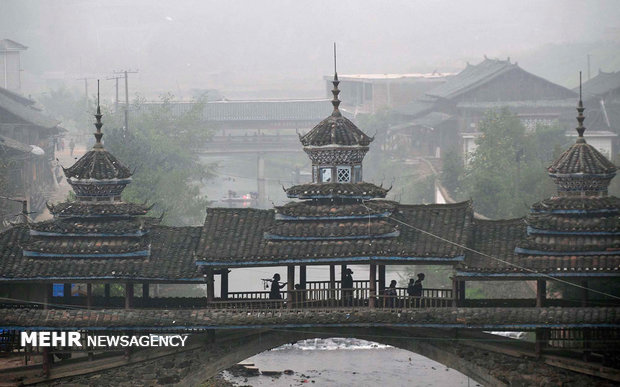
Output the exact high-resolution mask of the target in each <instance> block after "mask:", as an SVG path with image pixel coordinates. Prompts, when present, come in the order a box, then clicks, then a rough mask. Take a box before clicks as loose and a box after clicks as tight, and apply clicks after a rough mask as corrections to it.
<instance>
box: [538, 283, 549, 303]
mask: <svg viewBox="0 0 620 387" xmlns="http://www.w3.org/2000/svg"><path fill="white" fill-rule="evenodd" d="M546 298H547V281H546V280H544V279H539V280H536V306H537V307H538V308H542V307H543V306H545V299H546Z"/></svg>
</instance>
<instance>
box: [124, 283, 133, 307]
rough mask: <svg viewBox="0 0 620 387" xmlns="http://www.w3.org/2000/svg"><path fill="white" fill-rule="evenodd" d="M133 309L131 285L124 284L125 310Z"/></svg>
mask: <svg viewBox="0 0 620 387" xmlns="http://www.w3.org/2000/svg"><path fill="white" fill-rule="evenodd" d="M131 308H133V284H132V283H129V282H127V283H125V309H131Z"/></svg>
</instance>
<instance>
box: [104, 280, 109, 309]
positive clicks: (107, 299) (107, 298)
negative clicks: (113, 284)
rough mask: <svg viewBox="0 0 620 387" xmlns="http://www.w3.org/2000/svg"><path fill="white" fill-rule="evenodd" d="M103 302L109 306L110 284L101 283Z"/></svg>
mask: <svg viewBox="0 0 620 387" xmlns="http://www.w3.org/2000/svg"><path fill="white" fill-rule="evenodd" d="M103 303H104V305H105V306H110V284H105V285H103Z"/></svg>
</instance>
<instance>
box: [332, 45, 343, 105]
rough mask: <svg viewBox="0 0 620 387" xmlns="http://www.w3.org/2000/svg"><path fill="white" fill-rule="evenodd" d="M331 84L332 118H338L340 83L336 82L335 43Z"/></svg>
mask: <svg viewBox="0 0 620 387" xmlns="http://www.w3.org/2000/svg"><path fill="white" fill-rule="evenodd" d="M332 84H333V85H334V88H333V89H332V94H333V95H334V99H332V105H333V106H334V111H333V112H332V116H340V115H341V114H340V110H338V106H339V105H340V100H339V99H338V94H340V90H338V84H340V81H339V80H338V71H337V70H336V42H334V80H333V81H332Z"/></svg>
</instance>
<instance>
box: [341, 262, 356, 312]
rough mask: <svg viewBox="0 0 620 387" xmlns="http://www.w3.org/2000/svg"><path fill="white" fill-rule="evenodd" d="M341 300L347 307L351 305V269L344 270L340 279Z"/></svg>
mask: <svg viewBox="0 0 620 387" xmlns="http://www.w3.org/2000/svg"><path fill="white" fill-rule="evenodd" d="M342 300H343V301H344V304H345V305H347V306H350V305H352V304H353V270H351V269H347V270H345V272H344V277H343V278H342Z"/></svg>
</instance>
